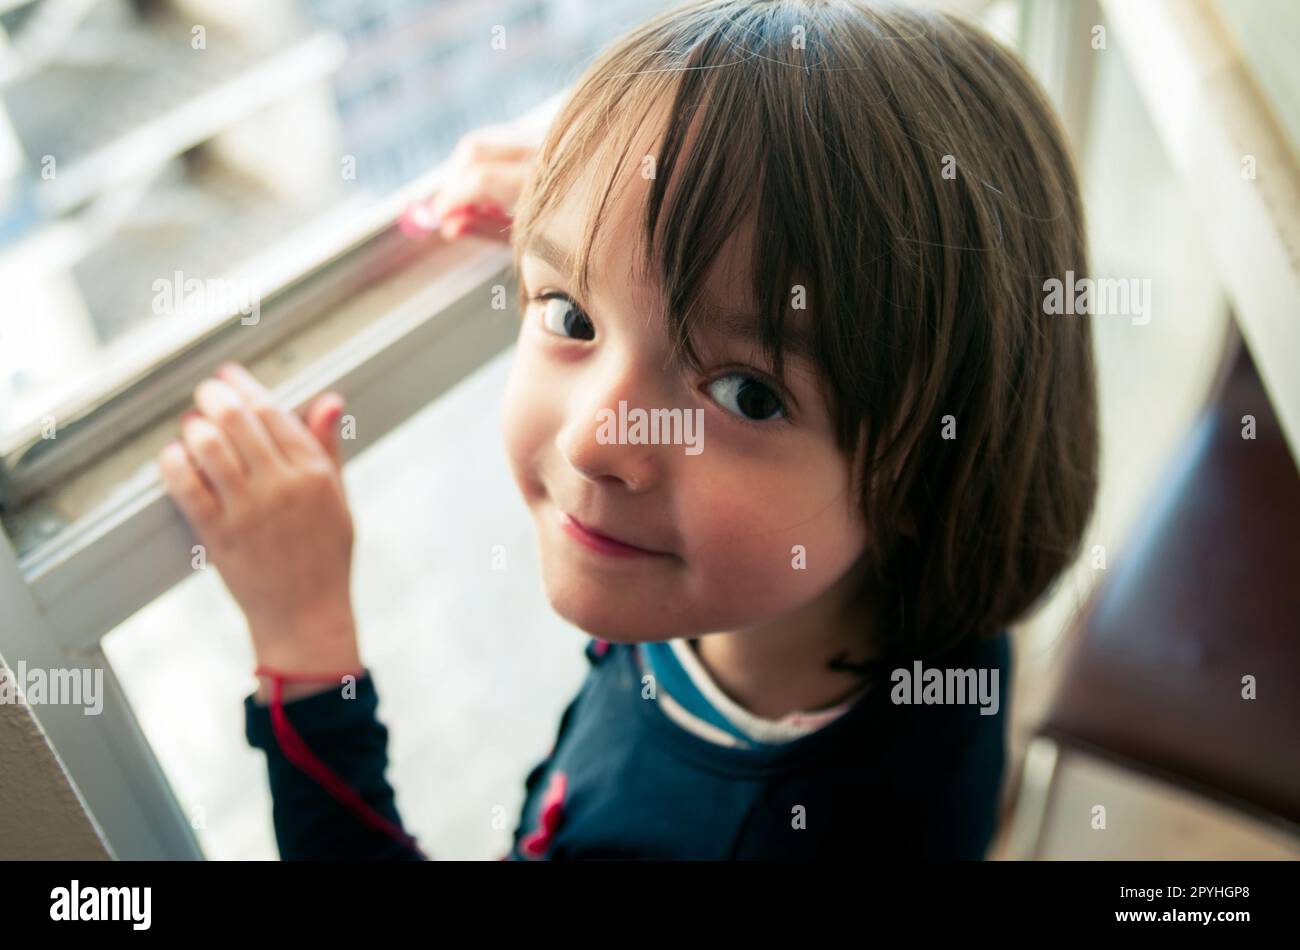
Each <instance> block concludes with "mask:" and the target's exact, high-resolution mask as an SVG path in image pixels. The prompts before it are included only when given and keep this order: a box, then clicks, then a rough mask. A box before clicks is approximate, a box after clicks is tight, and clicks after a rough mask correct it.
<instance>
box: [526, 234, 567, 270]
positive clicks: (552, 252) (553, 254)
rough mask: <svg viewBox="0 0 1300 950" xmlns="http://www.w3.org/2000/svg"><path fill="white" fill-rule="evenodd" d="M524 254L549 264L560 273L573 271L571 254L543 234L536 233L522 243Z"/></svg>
mask: <svg viewBox="0 0 1300 950" xmlns="http://www.w3.org/2000/svg"><path fill="white" fill-rule="evenodd" d="M524 255H526V256H529V257H535V258H537V259H538V260H539V261H543V262H544V263H546V264H549V265H551V267H554V268H555V269H556V270H558V271H559V272H560V273H562V274H571V273H573V255H572V254H571V253H570V252H569V251H568V250H566V249H565V248H563V247H560V245H559V244H557V243H556V242H555V241H553V240H551V239H550V238H549V237H547V236H546V235H545V234H541V233H536V234H533V235H531V236H530V237H529V239H528V243H527V244H526V245H524Z"/></svg>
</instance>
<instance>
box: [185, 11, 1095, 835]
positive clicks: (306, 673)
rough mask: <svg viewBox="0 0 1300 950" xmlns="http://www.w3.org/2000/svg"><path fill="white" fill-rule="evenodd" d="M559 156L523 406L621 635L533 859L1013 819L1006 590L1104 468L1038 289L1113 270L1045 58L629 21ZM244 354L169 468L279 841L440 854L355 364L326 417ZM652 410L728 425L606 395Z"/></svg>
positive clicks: (538, 249) (820, 18)
mask: <svg viewBox="0 0 1300 950" xmlns="http://www.w3.org/2000/svg"><path fill="white" fill-rule="evenodd" d="M530 167H531V173H530V174H529V176H528V178H527V181H526V183H525V184H524V186H523V193H522V195H521V196H520V198H519V202H518V205H517V207H516V208H515V209H514V210H515V214H514V218H513V225H512V228H511V233H510V239H511V240H512V242H513V246H514V249H515V254H516V263H517V266H518V272H519V277H520V304H521V311H522V317H523V320H522V325H521V329H520V334H519V341H518V345H517V348H516V352H515V357H514V364H513V368H512V373H511V377H510V381H509V385H508V388H507V392H506V395H505V401H504V412H503V417H502V423H503V429H504V434H505V440H506V444H507V448H508V453H509V457H510V460H511V464H512V467H513V471H514V475H515V478H516V481H517V483H518V486H519V489H520V491H521V492H522V493H523V497H524V499H525V500H526V502H527V504H528V506H529V508H530V510H531V512H532V514H533V517H534V519H535V521H536V529H537V533H538V543H539V546H540V552H541V563H542V574H543V582H544V584H545V588H546V592H547V595H548V598H549V600H550V602H551V604H552V605H553V606H554V608H555V609H556V611H558V612H559V614H560V615H561V616H563V617H564V618H566V619H567V620H569V621H571V622H572V623H573V624H575V625H576V626H578V627H580V628H581V629H583V630H584V631H587V632H588V633H590V634H591V636H592V639H591V640H590V641H589V643H588V646H587V657H588V659H589V660H590V663H591V669H590V671H589V675H588V677H587V679H586V681H585V683H584V685H583V687H582V689H581V691H580V692H579V694H578V696H577V697H575V699H574V700H573V701H572V703H570V705H569V706H568V708H567V709H566V711H565V713H564V715H563V717H562V719H561V721H560V724H559V729H558V732H557V736H556V741H555V745H554V747H553V748H552V750H551V752H550V754H549V755H548V756H547V757H546V758H545V759H544V760H543V761H542V762H541V763H540V764H538V765H537V766H536V768H534V769H533V771H532V772H531V773H530V774H529V775H528V776H527V779H526V792H527V794H526V800H525V803H524V807H523V812H522V814H521V816H520V818H519V822H518V826H517V829H516V831H515V835H514V843H513V846H512V848H511V850H510V854H509V855H508V856H509V857H511V858H516V859H535V858H588V857H650V858H781V857H831V856H855V857H857V856H863V855H866V856H885V855H894V854H899V853H903V854H907V855H921V856H929V857H957V858H978V857H981V856H983V855H984V853H985V850H986V848H987V846H988V843H989V840H990V838H991V836H992V833H993V830H994V826H995V822H996V818H997V811H998V800H999V790H1000V783H1001V778H1002V770H1003V760H1004V729H1005V714H1006V708H1007V697H1009V695H1010V682H1009V679H1008V674H1009V672H1010V659H1009V647H1008V637H1007V633H1006V628H1007V626H1008V624H1010V623H1011V622H1012V621H1014V620H1015V619H1016V618H1017V617H1019V616H1020V615H1022V614H1023V613H1024V612H1025V611H1026V610H1027V609H1028V608H1029V607H1030V606H1031V605H1032V604H1033V603H1034V602H1035V601H1036V600H1037V599H1038V598H1039V596H1040V595H1041V594H1042V593H1043V592H1044V591H1045V590H1046V589H1047V587H1048V586H1049V584H1050V583H1051V582H1052V580H1053V579H1054V578H1055V577H1056V576H1057V575H1058V574H1059V573H1060V571H1061V570H1062V569H1063V568H1064V567H1065V566H1066V565H1067V564H1068V563H1069V562H1070V560H1071V559H1072V555H1073V552H1074V550H1075V547H1076V545H1077V543H1078V541H1079V538H1080V536H1081V534H1082V532H1083V529H1084V527H1085V523H1086V521H1087V518H1088V515H1089V513H1090V509H1091V505H1092V499H1093V494H1094V489H1095V480H1096V474H1095V471H1096V454H1097V445H1096V432H1095V420H1094V417H1095V408H1094V382H1093V366H1092V351H1091V343H1090V336H1089V328H1088V326H1087V324H1086V323H1085V322H1084V321H1083V319H1082V318H1079V317H1061V316H1051V315H1047V314H1046V313H1045V312H1044V308H1043V306H1042V298H1043V284H1044V281H1046V280H1048V279H1050V278H1052V277H1057V278H1063V277H1064V275H1065V273H1066V272H1067V271H1074V272H1075V273H1085V272H1086V270H1087V262H1086V259H1085V252H1084V239H1083V222H1082V214H1081V210H1080V206H1079V197H1078V191H1077V185H1076V181H1075V177H1074V173H1073V171H1072V168H1071V163H1070V159H1069V157H1068V154H1067V151H1066V149H1065V146H1064V144H1063V140H1062V133H1061V132H1060V130H1059V128H1058V126H1057V124H1056V122H1055V120H1054V119H1053V117H1052V115H1051V111H1050V108H1049V107H1048V105H1047V103H1046V101H1045V100H1044V98H1043V96H1042V94H1041V93H1040V92H1039V91H1038V89H1037V88H1036V87H1035V85H1034V83H1033V82H1032V81H1031V79H1030V78H1029V76H1028V75H1027V74H1026V72H1025V71H1024V69H1023V68H1022V67H1021V66H1020V65H1019V64H1018V63H1017V62H1016V61H1015V60H1014V58H1013V57H1012V56H1011V55H1010V54H1008V53H1007V52H1006V51H1005V50H1003V49H1002V48H1001V47H999V46H998V45H997V44H996V43H994V42H993V41H992V40H990V39H989V38H988V37H987V36H986V35H984V34H983V33H982V32H981V31H980V30H978V29H976V28H975V27H973V26H970V25H968V24H966V23H964V22H962V21H960V20H958V19H955V18H953V17H951V16H948V15H944V14H938V13H926V12H920V11H915V10H911V9H906V8H904V9H893V8H890V9H883V8H882V9H877V8H875V7H873V6H868V5H866V4H864V3H862V2H859V0H772V2H742V0H703V2H696V3H692V4H690V5H687V6H684V7H679V8H676V9H672V10H669V11H667V12H665V13H662V14H660V15H659V16H657V17H655V18H654V19H652V20H650V21H649V22H647V23H645V24H644V25H642V26H640V27H638V28H637V29H635V30H633V31H632V32H631V33H629V34H627V35H626V36H625V37H623V38H622V39H621V40H619V41H617V42H616V43H615V44H614V45H613V46H612V48H610V49H609V50H608V51H606V52H605V53H604V54H603V55H602V56H601V57H600V58H599V60H598V61H597V62H595V63H594V64H593V65H592V66H591V67H590V69H588V71H587V72H586V73H585V75H584V76H583V77H582V78H581V79H580V80H579V82H578V83H577V85H576V87H575V88H574V90H573V92H572V94H571V96H570V98H569V99H568V100H567V102H566V103H565V105H564V106H563V108H562V109H561V110H560V112H559V114H558V116H557V118H556V119H555V121H554V123H553V124H552V126H551V127H550V129H549V131H548V133H547V135H546V138H545V140H544V142H543V144H542V146H541V149H540V151H539V152H538V153H537V156H536V162H535V164H534V165H532V166H530ZM219 376H220V378H219V379H211V380H205V381H204V382H203V383H202V384H201V385H200V386H199V387H198V389H197V390H196V401H197V405H198V412H197V413H193V414H190V416H189V418H188V419H187V421H186V423H185V425H184V427H183V434H182V442H183V444H181V443H173V445H171V446H169V447H168V448H167V449H166V450H165V451H164V453H163V456H162V458H161V465H162V471H163V477H164V479H165V482H166V484H167V486H168V489H169V490H170V491H171V493H172V495H173V497H174V498H175V499H176V501H177V503H178V505H179V506H180V507H181V509H182V510H183V512H184V513H185V515H186V517H187V518H188V519H189V520H190V522H191V524H192V526H193V528H194V530H195V532H196V533H197V535H198V536H199V538H200V540H202V541H203V542H204V543H205V544H206V545H207V546H208V552H209V557H210V559H211V560H212V561H213V562H214V563H216V564H217V565H218V567H219V568H220V570H221V572H222V576H223V578H224V579H225V581H226V583H227V584H228V586H229V587H230V588H231V591H232V592H233V594H234V596H235V597H236V598H237V599H238V601H239V603H240V605H241V606H242V608H243V609H244V611H245V613H246V615H247V617H248V620H249V626H250V632H251V635H252V638H253V644H254V648H255V651H256V656H257V658H258V661H259V664H260V667H259V673H260V674H262V676H263V682H262V687H261V688H260V689H259V693H258V694H257V695H256V696H250V697H249V698H248V699H247V700H246V715H247V736H248V739H249V741H250V742H251V743H252V744H254V745H255V746H257V747H260V748H262V749H264V750H265V751H266V754H267V759H268V767H269V774H270V781H271V790H272V794H273V798H274V803H275V810H274V817H275V828H276V835H277V839H278V843H279V847H280V852H281V855H282V856H283V857H285V858H300V857H372V858H407V857H422V856H423V855H422V853H421V852H420V851H419V849H418V847H417V846H416V844H415V842H414V841H413V840H411V838H410V837H409V836H408V835H407V834H406V833H405V832H404V831H403V829H402V827H401V820H400V818H399V816H398V814H397V812H396V809H395V808H394V805H393V792H392V789H391V787H390V786H389V785H388V784H387V781H386V780H385V777H384V770H385V767H386V765H387V759H386V751H385V742H386V731H385V729H384V727H383V726H382V725H381V724H380V723H379V722H378V721H377V720H376V718H375V708H376V704H377V693H376V689H375V684H374V682H373V681H372V680H371V678H370V677H369V676H368V674H367V673H366V671H365V670H364V668H363V667H362V664H361V662H360V658H359V656H358V653H357V646H356V634H355V628H354V624H353V619H352V612H351V607H350V595H349V588H348V577H349V567H350V552H351V542H352V529H351V523H350V520H349V517H348V512H347V507H346V504H345V502H344V499H343V493H342V489H341V482H340V479H339V474H338V470H337V466H338V461H337V459H338V456H337V442H336V441H335V440H336V438H337V436H336V435H335V434H334V431H333V429H334V423H335V422H336V421H337V417H338V414H339V412H340V411H341V400H340V399H339V398H338V397H336V396H334V395H332V394H327V395H326V396H323V397H321V398H320V399H318V400H317V402H316V403H315V404H313V406H312V407H311V408H310V410H309V412H308V414H307V417H306V420H305V423H304V422H302V421H299V420H298V419H297V417H295V416H294V415H292V414H290V413H287V412H284V411H281V410H279V409H277V408H276V407H275V406H274V405H273V404H272V403H271V401H270V399H269V397H268V395H267V393H266V392H265V390H263V389H262V387H260V386H259V385H258V384H257V382H256V381H254V380H253V379H252V378H251V377H250V376H249V375H248V374H247V373H245V372H243V371H242V370H241V369H239V368H238V367H225V368H223V369H222V371H221V372H220V374H219ZM634 410H643V411H644V412H645V414H646V415H647V416H653V417H654V418H657V419H669V418H671V417H672V413H674V412H676V413H677V414H678V416H677V418H679V419H681V418H685V415H686V414H689V415H690V417H691V418H692V419H693V420H695V421H697V422H698V423H699V427H700V428H699V433H698V434H699V435H701V436H702V437H703V438H702V439H700V440H699V441H698V446H697V447H694V446H688V445H684V444H682V441H683V440H681V439H680V438H679V439H677V440H676V441H674V439H673V438H671V435H672V433H673V432H674V431H677V432H678V435H680V431H679V430H672V429H670V428H668V427H665V428H664V429H663V432H666V433H668V435H669V436H670V437H668V438H664V439H660V438H652V437H650V436H651V435H652V433H647V432H645V431H643V430H635V429H633V428H631V427H627V426H610V425H608V420H609V417H610V415H609V414H611V413H620V412H628V413H630V412H632V411H634ZM655 413H659V415H655ZM688 448H690V449H691V450H690V451H687V449H688ZM697 448H698V450H697ZM349 672H351V673H353V674H354V677H355V678H353V677H348V676H346V675H343V674H347V673H349ZM340 676H342V677H343V688H342V689H339V688H338V686H339V683H340ZM322 682H331V683H333V685H334V688H332V689H329V690H328V691H324V692H322V691H320V689H321V685H320V684H321V683H322ZM286 684H288V685H286ZM286 690H287V692H286ZM268 694H269V696H268ZM268 698H269V700H270V706H269V707H268V706H267V705H266V704H265V703H266V700H267V699H268Z"/></svg>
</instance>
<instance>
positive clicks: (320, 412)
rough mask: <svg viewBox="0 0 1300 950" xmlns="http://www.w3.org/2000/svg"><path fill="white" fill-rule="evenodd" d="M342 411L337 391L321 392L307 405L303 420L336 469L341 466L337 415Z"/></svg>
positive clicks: (341, 403)
mask: <svg viewBox="0 0 1300 950" xmlns="http://www.w3.org/2000/svg"><path fill="white" fill-rule="evenodd" d="M342 413H343V397H342V396H340V395H339V394H338V393H322V394H321V395H319V396H317V397H316V398H315V399H314V400H312V402H311V404H310V405H309V406H307V410H306V419H305V420H304V422H305V424H306V427H307V429H308V430H309V432H310V433H311V436H312V437H313V438H314V439H315V440H316V441H317V442H318V443H319V444H320V447H321V448H322V449H324V450H325V454H326V455H328V456H329V460H330V462H331V463H333V465H334V467H335V468H336V469H342V467H343V452H342V448H341V447H340V445H339V430H338V421H339V416H340V415H342Z"/></svg>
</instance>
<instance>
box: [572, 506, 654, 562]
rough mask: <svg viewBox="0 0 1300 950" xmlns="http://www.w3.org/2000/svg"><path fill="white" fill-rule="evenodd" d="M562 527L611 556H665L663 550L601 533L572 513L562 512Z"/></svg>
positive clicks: (579, 539) (585, 543) (575, 537)
mask: <svg viewBox="0 0 1300 950" xmlns="http://www.w3.org/2000/svg"><path fill="white" fill-rule="evenodd" d="M560 527H561V528H563V529H564V532H565V534H567V535H568V536H569V537H571V538H573V539H574V540H575V541H577V542H578V543H579V544H581V545H583V546H584V547H587V548H590V549H591V550H593V551H597V552H599V553H601V554H608V555H609V556H611V557H663V556H665V555H664V552H663V551H651V550H649V549H647V548H639V547H637V546H636V545H634V544H627V543H626V542H624V541H619V540H617V539H615V538H611V537H610V536H609V535H606V534H601V533H600V532H599V531H595V530H593V529H591V528H588V527H587V526H586V525H584V524H583V523H582V522H580V521H579V520H578V519H577V518H574V517H573V516H572V515H568V514H565V513H564V512H560Z"/></svg>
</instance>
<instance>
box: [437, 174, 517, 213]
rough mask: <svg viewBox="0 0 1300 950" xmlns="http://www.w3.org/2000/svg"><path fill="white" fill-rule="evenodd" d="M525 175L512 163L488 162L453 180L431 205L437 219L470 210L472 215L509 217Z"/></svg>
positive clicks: (452, 177) (450, 180)
mask: <svg viewBox="0 0 1300 950" xmlns="http://www.w3.org/2000/svg"><path fill="white" fill-rule="evenodd" d="M523 179H524V175H523V172H522V170H521V168H520V166H519V165H518V164H515V163H512V162H489V163H487V164H484V165H477V166H475V167H474V168H471V169H467V170H466V171H465V172H464V173H460V174H455V175H452V176H451V177H450V179H449V180H448V182H447V184H446V185H445V186H444V187H442V188H440V189H439V190H438V193H437V194H435V195H434V196H433V200H432V201H430V202H429V210H430V211H431V212H432V213H433V215H434V217H435V218H446V217H447V216H448V215H450V214H451V213H452V212H453V211H456V210H458V209H461V208H466V207H468V208H469V209H470V213H472V214H484V215H488V216H492V215H493V214H508V213H509V212H510V210H511V209H512V208H513V207H514V203H515V201H516V199H517V198H518V197H519V193H520V191H521V190H522V187H523Z"/></svg>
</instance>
